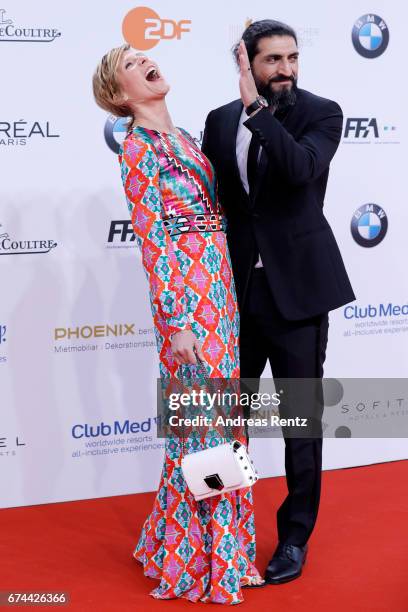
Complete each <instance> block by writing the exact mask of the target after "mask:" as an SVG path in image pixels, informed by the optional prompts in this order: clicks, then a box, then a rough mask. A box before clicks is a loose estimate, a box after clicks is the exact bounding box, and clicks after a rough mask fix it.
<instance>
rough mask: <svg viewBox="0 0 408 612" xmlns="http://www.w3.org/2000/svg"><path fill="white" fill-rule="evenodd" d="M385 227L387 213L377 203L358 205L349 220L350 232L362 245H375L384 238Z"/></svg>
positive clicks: (386, 225)
mask: <svg viewBox="0 0 408 612" xmlns="http://www.w3.org/2000/svg"><path fill="white" fill-rule="evenodd" d="M387 229H388V219H387V215H386V214H385V211H384V209H383V208H381V206H378V205H377V204H364V205H363V206H360V208H357V210H356V211H355V213H354V215H353V218H352V220H351V234H352V236H353V238H354V240H355V241H356V242H357V244H359V245H360V246H362V247H374V246H377V244H379V243H380V242H381V241H382V240H383V239H384V237H385V234H386V233H387Z"/></svg>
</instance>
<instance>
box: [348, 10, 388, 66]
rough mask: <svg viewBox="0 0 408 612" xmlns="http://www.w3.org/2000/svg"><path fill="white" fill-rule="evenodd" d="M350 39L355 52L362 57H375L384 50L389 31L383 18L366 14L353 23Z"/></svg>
mask: <svg viewBox="0 0 408 612" xmlns="http://www.w3.org/2000/svg"><path fill="white" fill-rule="evenodd" d="M351 39H352V41H353V46H354V48H355V50H356V51H357V53H359V54H360V55H362V56H363V57H367V58H375V57H378V56H380V55H382V54H383V53H384V51H385V50H386V48H387V46H388V42H389V40H390V33H389V30H388V27H387V24H386V23H385V21H384V19H382V18H381V17H379V16H378V15H371V14H367V15H362V16H361V17H360V18H359V19H357V21H356V22H355V23H354V26H353V30H352V32H351Z"/></svg>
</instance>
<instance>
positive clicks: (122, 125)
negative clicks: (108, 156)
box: [104, 115, 130, 154]
mask: <svg viewBox="0 0 408 612" xmlns="http://www.w3.org/2000/svg"><path fill="white" fill-rule="evenodd" d="M129 118H130V117H129ZM129 118H128V117H115V115H109V117H108V118H107V120H106V123H105V129H104V136H105V141H106V144H107V145H108V147H109V148H110V149H111V150H112V151H113V152H114V153H116V154H118V153H119V149H120V145H121V144H122V142H123V141H124V140H125V136H126V132H127V128H126V124H127V122H128V121H129Z"/></svg>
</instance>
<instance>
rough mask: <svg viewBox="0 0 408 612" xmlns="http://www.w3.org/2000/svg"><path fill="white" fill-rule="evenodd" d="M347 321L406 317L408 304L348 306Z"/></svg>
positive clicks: (344, 312)
mask: <svg viewBox="0 0 408 612" xmlns="http://www.w3.org/2000/svg"><path fill="white" fill-rule="evenodd" d="M343 314H344V318H345V319H373V318H375V317H382V318H390V317H400V316H404V317H406V316H407V315H408V304H393V303H392V302H388V304H378V305H377V306H373V305H372V304H368V306H346V308H345V309H344V311H343Z"/></svg>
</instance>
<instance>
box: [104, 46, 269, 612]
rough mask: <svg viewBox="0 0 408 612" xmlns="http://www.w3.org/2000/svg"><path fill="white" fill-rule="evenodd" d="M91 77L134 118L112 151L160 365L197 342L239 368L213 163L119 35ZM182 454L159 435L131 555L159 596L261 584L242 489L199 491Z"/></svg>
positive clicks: (230, 600)
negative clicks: (159, 449) (160, 446)
mask: <svg viewBox="0 0 408 612" xmlns="http://www.w3.org/2000/svg"><path fill="white" fill-rule="evenodd" d="M93 87H94V95H95V99H96V101H97V103H98V104H99V106H101V107H102V108H103V109H105V110H107V111H109V112H111V113H113V114H115V115H116V116H122V117H127V116H130V117H131V118H132V120H131V123H130V125H129V130H128V134H127V136H126V138H125V140H124V143H123V146H122V148H121V151H120V154H119V161H120V164H121V170H122V180H123V184H124V188H125V193H126V200H127V204H128V208H129V212H130V215H131V220H132V226H133V229H134V232H135V234H136V237H137V241H138V244H139V247H140V249H141V253H142V261H143V266H144V269H145V272H146V275H147V278H148V281H149V286H150V299H151V307H152V313H153V319H154V324H155V330H156V338H157V347H158V352H159V358H160V374H161V377H162V378H163V379H165V378H167V379H168V378H169V377H172V376H173V377H174V376H177V374H178V372H179V368H183V370H184V375H185V376H186V377H188V376H194V372H195V368H196V363H197V360H196V355H195V353H196V354H197V355H198V357H200V358H201V360H203V361H204V362H205V364H206V367H207V370H208V373H209V375H210V376H211V377H214V378H238V377H239V361H238V331H239V330H238V327H239V318H238V310H237V303H236V295H235V288H234V283H233V278H232V272H231V262H230V258H229V253H228V249H227V243H226V235H225V221H224V218H223V216H222V211H221V208H220V205H219V202H218V200H217V193H216V181H215V176H214V170H213V168H212V166H211V163H210V162H209V160H208V159H207V158H206V157H205V156H204V155H203V154H202V153H201V151H200V149H199V148H197V146H196V144H195V142H194V140H193V139H192V138H191V136H190V135H189V134H188V133H187V132H186V131H185V130H183V129H181V128H176V127H174V125H173V123H172V120H171V118H170V115H169V113H168V110H167V107H166V102H165V97H166V94H167V92H168V91H169V85H168V84H167V82H166V81H165V79H164V78H163V76H162V75H161V73H160V70H159V68H158V66H157V64H156V63H155V62H153V61H152V60H151V59H149V58H148V57H146V55H144V54H142V53H137V52H136V51H135V50H134V49H132V48H130V46H129V45H123V46H122V47H119V48H116V49H113V50H111V51H110V52H109V53H107V54H106V55H105V56H104V57H103V58H102V61H101V63H100V64H99V66H98V68H97V70H96V72H95V75H94V78H93ZM222 442H225V440H223V439H222V438H221V437H220V436H218V439H217V443H222ZM188 446H189V440H188V439H187V441H186V447H187V448H188ZM201 447H202V448H204V447H205V441H204V442H202V446H201ZM180 455H181V448H180V441H179V439H178V438H176V437H174V436H172V437H168V438H167V439H166V451H165V461H164V467H163V472H162V475H161V480H160V485H159V491H158V493H157V496H156V499H155V502H154V506H153V511H152V513H151V515H150V516H149V517H148V518H147V519H146V521H145V523H144V526H143V529H142V533H141V536H140V539H139V542H138V544H137V546H136V549H135V551H134V553H133V555H134V557H135V559H137V560H138V561H140V562H141V563H142V564H143V568H144V573H145V575H147V576H150V577H152V578H157V579H159V580H160V584H159V586H158V587H157V588H155V589H154V590H153V591H152V593H151V594H152V595H153V596H154V597H156V598H158V599H171V598H175V597H183V598H185V599H188V600H190V601H204V602H213V603H226V604H236V603H239V602H241V601H243V597H242V592H241V587H242V586H260V585H261V584H263V580H262V579H261V577H260V576H259V573H258V571H257V570H256V568H255V566H254V564H253V563H254V560H255V528H254V517H253V505H252V491H251V489H241V490H239V491H234V492H232V493H229V494H223V495H218V496H216V497H213V498H209V499H207V500H202V501H199V502H197V501H195V499H194V497H193V496H192V494H191V492H190V491H189V490H188V488H187V485H186V483H185V480H184V478H183V476H182V472H181V467H180Z"/></svg>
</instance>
